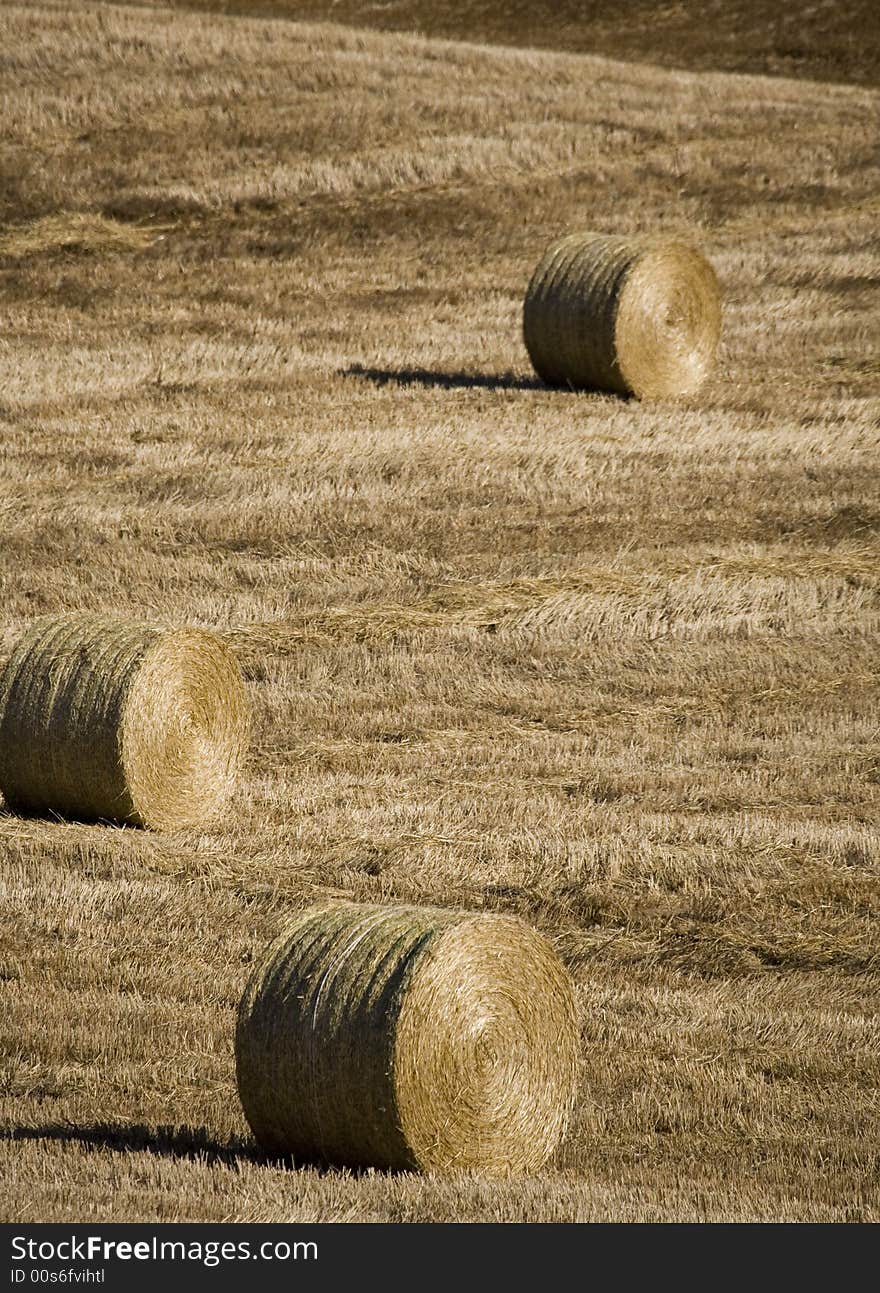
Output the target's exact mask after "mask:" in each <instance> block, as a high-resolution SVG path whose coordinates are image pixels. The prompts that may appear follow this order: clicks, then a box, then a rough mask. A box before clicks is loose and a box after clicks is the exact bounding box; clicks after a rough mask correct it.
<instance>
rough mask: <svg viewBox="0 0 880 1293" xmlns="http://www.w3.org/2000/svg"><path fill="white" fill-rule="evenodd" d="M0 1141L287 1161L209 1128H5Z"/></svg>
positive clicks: (229, 1161) (208, 1159) (202, 1158)
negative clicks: (214, 1134)
mask: <svg viewBox="0 0 880 1293" xmlns="http://www.w3.org/2000/svg"><path fill="white" fill-rule="evenodd" d="M0 1140H58V1141H64V1142H66V1143H68V1144H80V1145H85V1146H87V1147H88V1148H90V1149H96V1150H101V1149H110V1150H116V1151H118V1152H120V1153H146V1154H156V1155H158V1156H159V1157H162V1158H188V1159H192V1160H197V1161H199V1162H204V1163H207V1164H208V1165H209V1166H213V1165H215V1164H217V1163H221V1164H224V1165H226V1166H227V1167H231V1166H232V1165H233V1164H236V1163H241V1162H250V1163H278V1164H281V1163H283V1162H286V1161H287V1160H283V1159H279V1158H277V1157H273V1156H272V1155H271V1154H266V1153H264V1152H263V1151H262V1150H260V1149H257V1147H256V1146H255V1145H254V1144H253V1143H252V1142H250V1141H248V1140H245V1139H244V1138H243V1137H240V1136H232V1137H230V1139H229V1140H227V1141H225V1142H224V1141H219V1140H215V1139H214V1138H213V1137H212V1136H211V1135H210V1134H209V1132H208V1131H207V1129H206V1128H205V1127H172V1126H159V1127H147V1126H144V1125H143V1124H132V1125H130V1126H127V1125H125V1124H115V1123H95V1124H93V1125H91V1126H86V1127H77V1126H74V1125H72V1124H70V1123H49V1124H47V1125H46V1126H44V1127H5V1128H3V1129H2V1130H0Z"/></svg>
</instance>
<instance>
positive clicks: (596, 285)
mask: <svg viewBox="0 0 880 1293" xmlns="http://www.w3.org/2000/svg"><path fill="white" fill-rule="evenodd" d="M720 332H721V299H720V292H719V288H718V280H717V278H716V277H715V273H714V270H713V269H712V267H711V265H710V264H709V263H708V261H706V260H705V258H704V257H703V256H701V255H700V253H699V252H697V251H695V250H694V249H693V248H690V247H687V246H685V245H683V244H681V243H677V242H674V241H670V240H664V239H627V238H617V237H612V236H606V235H604V234H596V233H585V234H570V235H568V236H567V237H565V238H561V239H559V240H558V241H557V242H555V243H553V244H552V245H551V246H550V247H549V248H548V250H547V252H546V253H545V254H544V256H543V257H542V259H541V261H540V262H539V264H538V266H537V268H536V269H535V272H534V274H533V275H532V279H531V282H530V283H529V286H528V289H527V292H526V298H525V303H524V307H523V339H524V341H525V345H526V349H527V350H528V352H529V358H530V359H531V361H532V364H533V366H534V368H535V371H536V372H537V374H538V376H539V377H540V378H541V379H542V380H543V381H545V382H547V383H548V384H550V385H563V386H569V387H575V388H581V389H592V390H605V391H611V392H614V393H616V394H619V395H627V394H634V395H637V396H639V397H640V398H663V397H668V396H676V395H688V394H691V393H693V391H695V390H696V389H697V388H698V387H699V386H700V385H701V383H702V382H703V381H704V380H705V378H706V377H707V376H708V374H709V372H710V371H711V368H712V364H713V363H714V358H715V352H716V349H717V345H718V340H719V336H720Z"/></svg>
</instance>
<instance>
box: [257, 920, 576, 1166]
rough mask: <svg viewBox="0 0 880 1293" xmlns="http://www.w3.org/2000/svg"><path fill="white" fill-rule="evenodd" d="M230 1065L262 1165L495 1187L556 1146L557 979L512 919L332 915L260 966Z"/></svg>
mask: <svg viewBox="0 0 880 1293" xmlns="http://www.w3.org/2000/svg"><path fill="white" fill-rule="evenodd" d="M235 1052H236V1070H237V1080H238V1090H239V1096H240V1099H241V1102H242V1106H243V1108H244V1111H245V1114H246V1116H247V1119H248V1122H249V1124H250V1126H251V1129H252V1131H253V1133H254V1135H255V1136H256V1138H257V1140H258V1142H259V1143H260V1144H261V1145H262V1146H263V1147H264V1148H265V1149H267V1150H269V1151H270V1152H272V1153H277V1154H285V1155H286V1154H292V1155H293V1156H294V1157H295V1158H301V1159H305V1160H322V1161H325V1162H330V1163H338V1164H343V1165H348V1166H351V1167H366V1166H374V1167H379V1168H388V1169H395V1168H399V1169H421V1170H424V1171H429V1172H449V1171H454V1170H458V1169H473V1170H476V1171H480V1172H483V1173H486V1174H489V1175H509V1174H514V1173H523V1172H531V1171H537V1170H538V1169H539V1168H540V1167H542V1166H543V1164H544V1163H545V1162H546V1161H547V1160H548V1159H549V1157H550V1156H551V1154H552V1153H553V1152H554V1150H555V1149H556V1147H557V1146H558V1144H559V1142H560V1140H561V1139H562V1136H563V1135H564V1132H565V1128H566V1124H567V1121H568V1118H569V1115H570V1112H571V1109H572V1106H573V1103H574V1098H575V1093H576V1086H577V1076H578V1026H577V1016H576V1009H575V1004H574V995H573V991H572V987H571V982H570V979H569V977H568V974H567V972H566V971H565V969H564V968H563V966H562V964H561V962H560V961H559V959H558V957H557V956H556V954H555V952H554V951H553V949H552V948H551V947H550V945H549V944H548V943H547V942H546V940H545V939H544V938H543V937H542V936H541V935H539V934H538V933H537V932H536V931H534V930H533V929H531V928H530V927H529V926H527V925H525V924H524V923H523V922H522V921H520V920H519V919H516V918H514V917H509V916H496V915H485V914H482V913H481V914H476V915H475V914H474V913H471V912H461V911H459V912H455V911H447V910H440V909H435V908H430V907H406V906H403V907H385V906H371V905H364V906H361V905H357V904H354V903H351V902H348V901H344V900H330V901H326V902H322V903H319V904H317V905H315V906H312V907H308V908H306V909H305V910H304V911H301V912H300V913H299V914H298V915H297V916H295V917H294V918H293V919H292V920H291V921H290V923H289V924H288V925H287V926H286V928H285V929H284V930H283V931H282V933H281V934H280V935H279V937H278V938H277V939H276V940H275V942H274V943H272V944H271V946H270V947H269V949H268V950H267V952H266V954H265V956H264V958H263V959H262V961H261V962H260V963H258V965H257V967H256V968H255V970H254V973H253V974H252V976H251V978H250V981H249V982H248V985H247V987H246V988H245V991H244V994H243V996H242V999H241V1004H240V1006H239V1011H238V1023H237V1029H236V1039H235Z"/></svg>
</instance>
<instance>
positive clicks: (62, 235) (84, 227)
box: [0, 211, 162, 258]
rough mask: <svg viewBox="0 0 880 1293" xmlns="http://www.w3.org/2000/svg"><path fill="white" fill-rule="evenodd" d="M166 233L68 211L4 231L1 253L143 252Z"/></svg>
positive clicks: (13, 254) (18, 254) (28, 254)
mask: <svg viewBox="0 0 880 1293" xmlns="http://www.w3.org/2000/svg"><path fill="white" fill-rule="evenodd" d="M161 234H162V230H161V229H158V228H153V229H144V228H142V227H141V226H139V225H132V224H122V223H121V222H120V221H119V220H109V219H107V218H106V217H105V216H99V215H92V214H90V213H89V212H76V211H68V212H61V213H60V214H58V215H51V216H44V217H42V218H41V219H39V220H34V221H32V222H31V223H30V224H26V225H21V226H16V227H14V228H11V229H8V230H7V231H6V232H5V233H3V232H2V231H0V256H13V257H16V258H20V257H25V256H35V255H38V254H39V253H41V252H52V251H85V252H112V251H142V250H143V249H144V248H145V247H151V246H152V245H153V243H154V242H156V241H157V240H158V239H159V237H160V236H161Z"/></svg>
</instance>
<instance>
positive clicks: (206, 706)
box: [0, 613, 248, 828]
mask: <svg viewBox="0 0 880 1293" xmlns="http://www.w3.org/2000/svg"><path fill="white" fill-rule="evenodd" d="M247 734H248V707H247V699H246V696H245V691H244V683H243V681H242V678H241V673H240V670H239V668H238V665H237V663H236V662H235V659H234V657H233V656H232V655H231V653H230V652H229V651H228V650H227V648H226V647H224V646H223V645H222V643H220V642H219V641H218V640H217V639H216V638H215V637H213V636H212V635H211V634H210V633H206V632H203V631H201V630H198V629H180V630H172V631H163V630H160V629H156V628H151V627H148V626H145V625H140V624H132V623H129V622H127V621H124V620H116V619H110V618H106V617H103V616H95V615H85V614H77V613H74V614H69V615H61V616H57V617H52V618H47V619H42V620H37V621H36V622H35V623H34V624H33V625H32V626H31V627H30V629H29V630H28V631H27V632H26V633H25V634H24V635H23V636H22V638H21V639H20V640H19V642H18V643H17V645H16V646H15V648H14V650H13V653H12V655H11V657H10V658H9V660H8V661H7V663H6V667H5V669H4V670H3V671H2V674H0V791H2V794H3V797H4V799H5V801H6V803H7V805H8V806H9V807H10V808H12V809H14V810H15V811H18V812H24V813H43V814H52V815H55V816H58V817H62V818H75V819H80V820H108V821H116V822H123V823H131V824H133V825H144V826H154V827H159V828H175V827H183V826H193V825H200V824H202V823H204V822H207V821H209V820H210V819H211V818H212V817H213V816H215V815H216V814H217V813H218V812H219V811H220V809H221V807H222V806H223V805H224V804H225V802H226V801H227V799H228V797H229V794H230V792H231V790H232V786H233V784H234V780H235V777H236V774H237V772H238V768H239V765H240V763H241V759H242V756H243V753H244V750H245V746H246V742H247Z"/></svg>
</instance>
